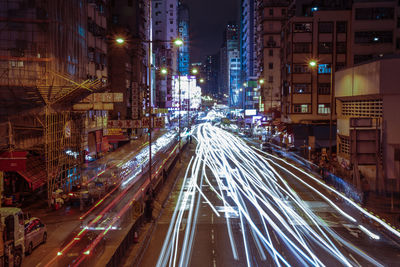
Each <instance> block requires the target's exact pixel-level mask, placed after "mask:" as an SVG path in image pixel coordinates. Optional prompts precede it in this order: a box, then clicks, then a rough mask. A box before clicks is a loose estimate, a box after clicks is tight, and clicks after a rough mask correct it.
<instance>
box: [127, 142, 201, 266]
mask: <svg viewBox="0 0 400 267" xmlns="http://www.w3.org/2000/svg"><path fill="white" fill-rule="evenodd" d="M195 147H196V144H195V142H193V143H192V144H188V146H187V147H186V148H185V149H184V150H183V153H182V158H181V159H182V162H179V161H178V162H177V163H176V165H175V167H174V168H173V170H172V172H171V173H170V174H169V176H168V179H167V181H166V183H165V184H164V186H163V188H162V190H161V191H160V192H159V193H158V195H157V196H156V201H155V203H154V210H153V218H155V220H154V221H153V222H151V223H145V224H144V225H143V226H142V227H141V229H140V232H139V237H138V242H137V244H134V245H132V246H131V247H130V248H129V250H128V251H130V252H129V254H128V255H127V256H126V257H124V258H125V260H124V261H123V262H122V264H121V266H124V267H131V266H143V265H142V264H141V261H142V260H143V259H142V257H143V254H144V252H145V251H146V250H147V249H148V248H149V245H150V242H151V239H152V235H153V233H154V231H155V230H156V228H157V224H158V221H159V219H160V217H161V216H162V215H163V212H164V208H165V206H166V204H167V202H168V201H170V200H171V199H170V197H171V193H172V192H173V189H174V188H176V187H180V186H181V183H182V178H183V177H184V175H185V171H186V167H187V165H188V164H189V161H190V159H191V157H192V156H193V155H194V153H195V151H194V148H195Z"/></svg>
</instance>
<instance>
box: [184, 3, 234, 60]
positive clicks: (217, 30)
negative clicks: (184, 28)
mask: <svg viewBox="0 0 400 267" xmlns="http://www.w3.org/2000/svg"><path fill="white" fill-rule="evenodd" d="M183 2H184V3H185V4H186V5H187V6H189V12H190V38H191V40H190V49H191V51H190V53H191V59H190V61H191V62H192V63H193V62H199V61H203V60H204V57H205V56H207V55H213V54H216V53H217V52H218V50H219V48H220V47H221V45H222V35H223V32H224V29H225V26H226V24H227V23H228V22H230V21H236V22H238V21H239V10H240V0H185V1H183Z"/></svg>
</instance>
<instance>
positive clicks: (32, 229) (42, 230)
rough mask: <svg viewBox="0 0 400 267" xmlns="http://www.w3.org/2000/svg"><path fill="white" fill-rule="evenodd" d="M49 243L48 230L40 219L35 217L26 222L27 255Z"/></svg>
mask: <svg viewBox="0 0 400 267" xmlns="http://www.w3.org/2000/svg"><path fill="white" fill-rule="evenodd" d="M46 241H47V228H46V225H45V224H44V223H42V222H41V221H40V220H39V219H38V218H36V217H33V218H30V219H29V220H26V221H25V248H26V250H25V253H26V254H31V253H32V250H33V249H34V248H35V247H37V246H38V245H40V244H43V243H46Z"/></svg>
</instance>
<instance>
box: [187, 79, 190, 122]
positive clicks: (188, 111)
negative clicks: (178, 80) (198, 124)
mask: <svg viewBox="0 0 400 267" xmlns="http://www.w3.org/2000/svg"><path fill="white" fill-rule="evenodd" d="M189 78H190V75H188V108H187V113H188V114H187V116H188V119H187V123H188V130H190V79H189Z"/></svg>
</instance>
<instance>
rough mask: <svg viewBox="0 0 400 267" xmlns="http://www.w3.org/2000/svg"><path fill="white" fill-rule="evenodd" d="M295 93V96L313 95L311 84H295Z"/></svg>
mask: <svg viewBox="0 0 400 267" xmlns="http://www.w3.org/2000/svg"><path fill="white" fill-rule="evenodd" d="M293 93H294V94H310V93H311V84H309V83H295V84H293Z"/></svg>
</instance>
